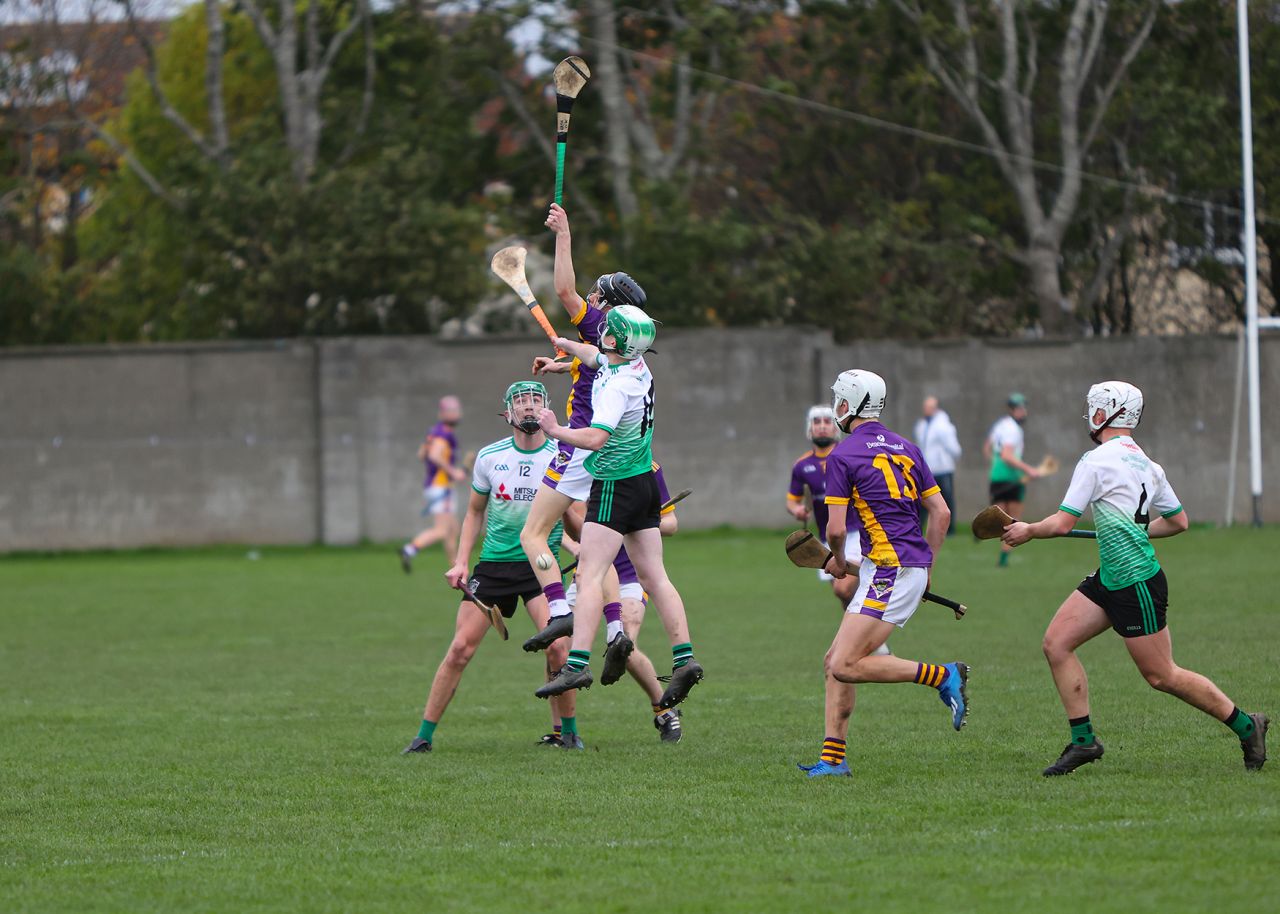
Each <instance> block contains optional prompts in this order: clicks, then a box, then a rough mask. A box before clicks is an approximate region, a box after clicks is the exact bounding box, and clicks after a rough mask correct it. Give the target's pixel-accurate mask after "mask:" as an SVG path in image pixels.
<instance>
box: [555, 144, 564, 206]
mask: <svg viewBox="0 0 1280 914" xmlns="http://www.w3.org/2000/svg"><path fill="white" fill-rule="evenodd" d="M564 149H565V141H564V140H557V141H556V204H557V205H558V206H564Z"/></svg>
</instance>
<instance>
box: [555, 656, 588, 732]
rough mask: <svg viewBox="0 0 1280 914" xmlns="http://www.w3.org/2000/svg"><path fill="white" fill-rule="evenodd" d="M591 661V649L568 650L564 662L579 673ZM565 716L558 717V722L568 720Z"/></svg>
mask: <svg viewBox="0 0 1280 914" xmlns="http://www.w3.org/2000/svg"><path fill="white" fill-rule="evenodd" d="M590 662H591V651H569V661H568V662H567V663H566V664H565V666H567V667H568V668H569V669H571V670H573V671H574V672H575V673H581V672H582V671H583V670H585V669H586V668H587V664H589V663H590ZM568 719H569V718H567V717H562V718H560V722H561V723H562V724H563V723H564V721H566V720H568Z"/></svg>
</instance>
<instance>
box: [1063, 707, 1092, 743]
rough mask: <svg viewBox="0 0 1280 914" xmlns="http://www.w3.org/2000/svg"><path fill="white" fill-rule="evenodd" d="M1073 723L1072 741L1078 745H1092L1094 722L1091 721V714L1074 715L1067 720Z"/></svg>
mask: <svg viewBox="0 0 1280 914" xmlns="http://www.w3.org/2000/svg"><path fill="white" fill-rule="evenodd" d="M1067 723H1069V724H1070V725H1071V742H1072V744H1074V745H1076V746H1092V745H1093V743H1094V738H1093V724H1092V723H1091V722H1090V721H1089V715H1088V714H1086V715H1085V716H1084V717H1072V718H1069V719H1068V720H1067Z"/></svg>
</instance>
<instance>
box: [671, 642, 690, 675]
mask: <svg viewBox="0 0 1280 914" xmlns="http://www.w3.org/2000/svg"><path fill="white" fill-rule="evenodd" d="M692 659H693V644H692V642H689V641H686V642H685V643H684V644H677V645H676V646H675V647H673V648H671V660H672V663H671V668H672V669H676V670H678V669H680V667H682V666H684V665H685V664H686V663H688V662H689V661H690V660H692Z"/></svg>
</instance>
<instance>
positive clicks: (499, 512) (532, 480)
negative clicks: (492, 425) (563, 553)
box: [471, 437, 563, 562]
mask: <svg viewBox="0 0 1280 914" xmlns="http://www.w3.org/2000/svg"><path fill="white" fill-rule="evenodd" d="M555 453H556V446H555V443H554V442H553V441H550V440H548V441H546V442H545V443H544V444H543V445H542V447H540V448H538V449H537V450H533V451H524V450H521V449H520V448H518V447H516V440H515V438H514V437H510V438H503V439H502V440H501V441H495V442H494V443H493V444H491V445H489V446H488V447H486V448H485V449H484V450H482V451H481V452H480V453H479V454H477V455H476V466H475V471H474V472H473V473H472V477H471V488H472V489H474V490H475V491H477V492H479V493H480V494H481V495H487V496H488V497H489V507H488V512H487V517H486V519H485V527H484V548H483V549H481V551H480V561H482V562H524V561H527V559H526V557H525V554H524V550H523V549H522V548H520V531H521V530H522V529H523V528H524V522H525V518H527V517H528V516H529V508H530V507H531V506H532V505H533V496H534V495H535V494H536V493H537V491H538V483H540V482H541V481H542V474H543V473H545V472H546V470H547V464H548V463H550V462H551V458H552V457H553V456H555ZM562 526H563V525H562V524H561V522H560V521H556V525H555V528H554V529H553V530H552V531H551V536H549V537H548V538H547V541H548V544H549V545H550V546H551V551H552V552H554V553H555V554H556V555H559V554H560V553H559V549H560V536H561V532H562Z"/></svg>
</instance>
